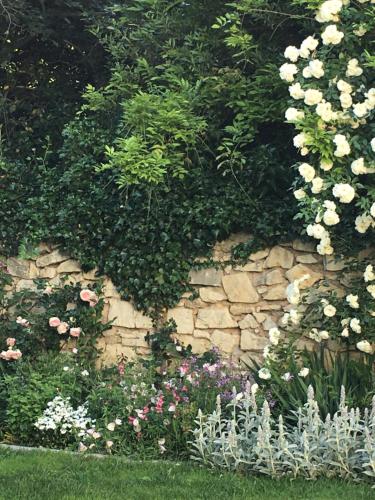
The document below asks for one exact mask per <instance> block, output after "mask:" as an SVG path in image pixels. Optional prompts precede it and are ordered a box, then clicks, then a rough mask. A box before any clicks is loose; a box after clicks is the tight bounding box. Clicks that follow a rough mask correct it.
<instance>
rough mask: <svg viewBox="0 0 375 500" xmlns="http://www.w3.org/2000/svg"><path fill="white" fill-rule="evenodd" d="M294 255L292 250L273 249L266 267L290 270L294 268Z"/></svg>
mask: <svg viewBox="0 0 375 500" xmlns="http://www.w3.org/2000/svg"><path fill="white" fill-rule="evenodd" d="M293 261H294V255H293V252H292V251H291V250H288V249H287V248H283V247H281V246H276V247H273V248H272V250H271V251H270V254H269V256H268V257H267V259H266V263H265V267H266V268H270V267H282V268H283V269H290V268H291V267H292V266H293Z"/></svg>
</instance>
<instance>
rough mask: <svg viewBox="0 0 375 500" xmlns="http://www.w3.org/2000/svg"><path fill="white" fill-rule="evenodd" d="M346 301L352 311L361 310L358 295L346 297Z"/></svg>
mask: <svg viewBox="0 0 375 500" xmlns="http://www.w3.org/2000/svg"><path fill="white" fill-rule="evenodd" d="M345 300H346V302H347V303H348V304H349V305H350V307H351V308H352V309H359V302H358V295H353V294H352V293H351V294H349V295H347V296H346V297H345Z"/></svg>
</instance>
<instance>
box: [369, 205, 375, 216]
mask: <svg viewBox="0 0 375 500" xmlns="http://www.w3.org/2000/svg"><path fill="white" fill-rule="evenodd" d="M370 214H371V215H372V217H374V219H375V203H373V204H372V205H371V208H370Z"/></svg>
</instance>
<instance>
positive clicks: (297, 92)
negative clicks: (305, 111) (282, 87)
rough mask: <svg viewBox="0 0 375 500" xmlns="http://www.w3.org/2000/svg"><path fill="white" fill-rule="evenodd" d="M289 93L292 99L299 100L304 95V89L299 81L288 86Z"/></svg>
mask: <svg viewBox="0 0 375 500" xmlns="http://www.w3.org/2000/svg"><path fill="white" fill-rule="evenodd" d="M289 94H290V96H291V97H292V98H293V99H296V100H299V99H303V98H304V97H305V91H304V90H303V89H302V87H301V84H300V83H294V84H293V85H291V86H290V87H289Z"/></svg>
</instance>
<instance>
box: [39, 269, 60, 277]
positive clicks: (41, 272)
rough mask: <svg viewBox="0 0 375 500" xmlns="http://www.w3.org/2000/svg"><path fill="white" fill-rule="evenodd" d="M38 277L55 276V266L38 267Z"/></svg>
mask: <svg viewBox="0 0 375 500" xmlns="http://www.w3.org/2000/svg"><path fill="white" fill-rule="evenodd" d="M39 276H40V278H45V279H51V278H54V277H55V276H56V268H55V267H43V268H42V269H39Z"/></svg>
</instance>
